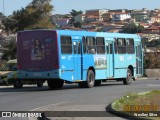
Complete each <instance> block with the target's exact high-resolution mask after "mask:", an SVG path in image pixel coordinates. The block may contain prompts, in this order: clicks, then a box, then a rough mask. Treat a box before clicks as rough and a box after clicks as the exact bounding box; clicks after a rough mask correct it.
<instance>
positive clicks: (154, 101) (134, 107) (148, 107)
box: [112, 90, 160, 120]
mask: <svg viewBox="0 0 160 120" xmlns="http://www.w3.org/2000/svg"><path fill="white" fill-rule="evenodd" d="M159 99H160V90H154V91H151V92H146V93H139V94H136V93H131V94H128V95H126V96H124V97H122V98H120V99H119V100H117V101H115V102H114V104H112V107H113V108H114V109H115V110H116V111H121V112H127V113H126V114H131V112H132V111H133V112H138V111H139V112H143V111H144V112H145V111H146V112H150V111H152V112H153V111H159V110H160V101H159ZM152 119H155V120H156V119H157V120H158V119H159V117H153V118H152Z"/></svg>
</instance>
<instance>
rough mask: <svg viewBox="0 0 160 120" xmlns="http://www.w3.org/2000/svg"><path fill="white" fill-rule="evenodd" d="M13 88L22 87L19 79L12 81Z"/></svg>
mask: <svg viewBox="0 0 160 120" xmlns="http://www.w3.org/2000/svg"><path fill="white" fill-rule="evenodd" d="M13 86H14V88H15V89H18V88H22V87H23V84H22V83H21V81H20V80H16V81H15V82H14V85H13Z"/></svg>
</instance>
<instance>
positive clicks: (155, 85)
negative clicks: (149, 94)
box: [147, 84, 160, 87]
mask: <svg viewBox="0 0 160 120" xmlns="http://www.w3.org/2000/svg"><path fill="white" fill-rule="evenodd" d="M147 86H155V87H159V86H160V84H159V85H156V84H151V85H147Z"/></svg>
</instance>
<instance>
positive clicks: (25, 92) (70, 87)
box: [0, 79, 160, 119]
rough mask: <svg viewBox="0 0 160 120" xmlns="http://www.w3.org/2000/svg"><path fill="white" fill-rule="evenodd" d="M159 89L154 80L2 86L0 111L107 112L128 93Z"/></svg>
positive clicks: (159, 86) (0, 89)
mask: <svg viewBox="0 0 160 120" xmlns="http://www.w3.org/2000/svg"><path fill="white" fill-rule="evenodd" d="M156 89H158V90H159V89H160V80H154V79H144V80H143V79H142V80H137V81H132V83H131V85H123V84H122V82H117V81H113V82H105V83H103V84H102V85H101V86H98V87H94V88H90V89H88V88H78V85H76V84H65V85H64V87H63V89H61V90H49V88H48V86H47V85H45V86H44V87H43V88H37V87H36V85H35V86H34V85H30V86H24V88H22V89H14V88H13V87H12V86H11V87H2V86H0V111H15V110H16V111H31V110H34V111H46V110H47V111H53V110H56V111H106V107H107V106H108V105H109V104H110V103H111V102H112V101H114V100H116V99H118V98H120V97H122V96H124V95H126V94H128V93H132V92H145V91H150V90H156ZM102 119H103V118H102ZM107 119H109V118H107ZM115 119H121V118H115Z"/></svg>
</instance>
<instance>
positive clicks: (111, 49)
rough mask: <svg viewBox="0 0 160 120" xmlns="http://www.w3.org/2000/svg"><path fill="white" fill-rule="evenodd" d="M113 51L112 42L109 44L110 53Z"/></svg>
mask: <svg viewBox="0 0 160 120" xmlns="http://www.w3.org/2000/svg"><path fill="white" fill-rule="evenodd" d="M112 53H113V43H111V44H110V54H112Z"/></svg>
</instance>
